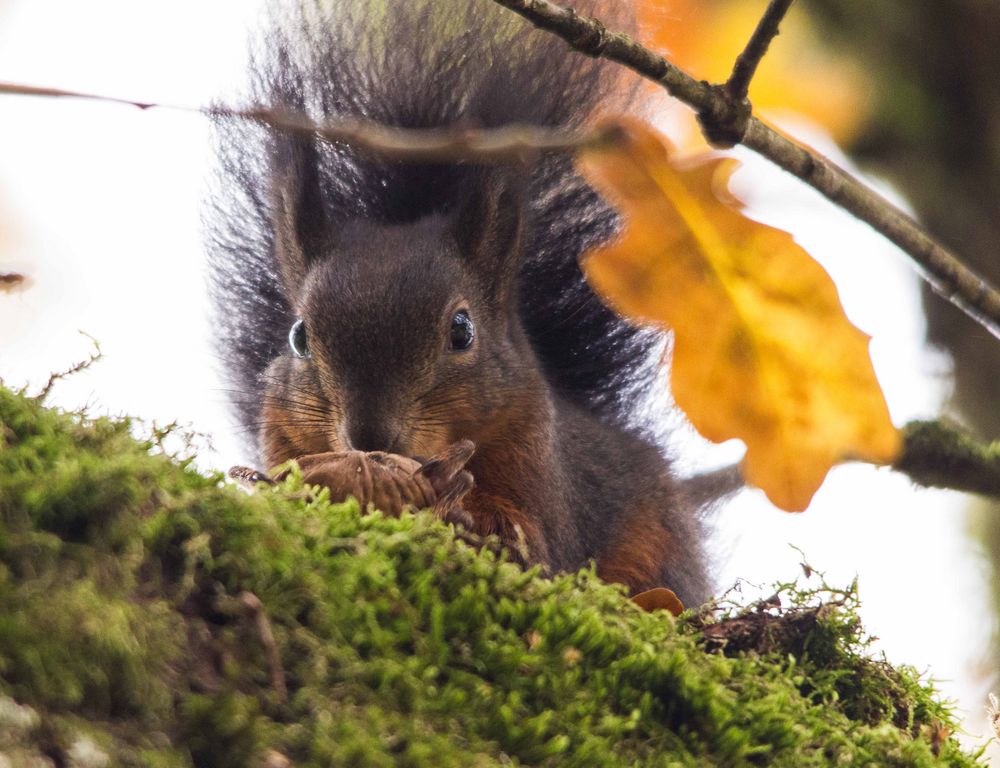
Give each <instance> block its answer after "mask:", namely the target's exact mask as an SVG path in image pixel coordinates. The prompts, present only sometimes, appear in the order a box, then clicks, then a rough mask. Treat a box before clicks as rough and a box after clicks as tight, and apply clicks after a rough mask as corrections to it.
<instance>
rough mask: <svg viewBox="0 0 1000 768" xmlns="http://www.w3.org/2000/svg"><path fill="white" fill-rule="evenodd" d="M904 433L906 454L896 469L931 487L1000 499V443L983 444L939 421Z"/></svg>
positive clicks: (918, 424)
mask: <svg viewBox="0 0 1000 768" xmlns="http://www.w3.org/2000/svg"><path fill="white" fill-rule="evenodd" d="M903 434H904V442H903V454H902V456H900V457H899V459H897V460H896V463H895V464H893V469H896V470H898V471H900V472H904V473H905V474H907V475H909V477H910V479H912V480H913V481H914V482H915V483H917V484H918V485H922V486H925V487H927V488H950V489H952V490H955V491H966V492H968V493H978V494H981V495H983V496H992V497H994V498H1000V441H997V442H995V443H993V444H991V445H983V444H981V443H978V442H976V441H975V440H974V439H973V438H971V437H970V436H968V435H966V434H964V433H962V432H960V431H959V430H957V429H955V428H953V427H950V426H947V425H945V424H942V423H941V422H937V421H915V422H912V423H910V424H908V425H907V426H906V428H905V429H904V430H903Z"/></svg>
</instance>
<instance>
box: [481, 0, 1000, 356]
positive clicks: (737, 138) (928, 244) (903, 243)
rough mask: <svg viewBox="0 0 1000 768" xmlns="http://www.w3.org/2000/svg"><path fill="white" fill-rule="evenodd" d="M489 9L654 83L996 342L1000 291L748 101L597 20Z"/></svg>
mask: <svg viewBox="0 0 1000 768" xmlns="http://www.w3.org/2000/svg"><path fill="white" fill-rule="evenodd" d="M494 2H496V3H498V4H500V5H502V6H504V7H505V8H508V9H510V10H512V11H514V12H515V13H517V14H519V15H520V16H522V17H524V18H525V19H527V20H528V21H530V22H531V23H532V24H534V25H535V26H536V27H538V28H539V29H543V30H547V31H549V32H552V33H553V34H556V35H559V36H560V37H561V38H563V39H564V40H565V41H566V42H567V43H569V45H570V46H571V47H572V48H574V49H575V50H577V51H580V52H581V53H584V54H586V55H588V56H595V57H602V58H605V59H607V60H609V61H613V62H616V63H618V64H621V65H623V66H626V67H628V68H629V69H631V70H633V71H634V72H636V73H637V74H639V75H641V76H642V77H644V78H646V79H648V80H652V81H653V82H655V83H657V84H659V85H660V86H661V87H663V88H664V89H666V91H667V92H668V93H670V95H672V96H674V97H675V98H677V99H679V100H680V101H682V102H684V103H685V104H687V105H688V106H690V107H692V108H693V109H694V110H695V111H696V112H697V113H698V118H699V120H700V121H701V124H702V129H703V131H704V133H705V136H706V138H707V139H708V140H709V141H710V142H711V143H712V144H713V145H714V146H717V147H722V148H728V147H732V146H734V145H736V144H743V145H744V146H746V147H748V148H749V149H752V150H754V151H755V152H757V153H758V154H760V155H762V156H764V157H766V158H767V159H768V160H770V161H771V162H773V163H774V164H775V165H777V166H779V167H780V168H783V169H784V170H786V171H788V172H789V173H792V174H794V175H795V176H797V177H798V178H800V179H801V180H802V181H804V182H806V183H807V184H808V185H809V186H811V187H813V188H814V189H815V190H817V191H818V192H819V193H820V194H822V195H824V196H825V197H826V198H828V199H829V200H831V201H832V202H834V203H836V204H837V205H838V206H840V207H841V208H843V209H845V210H847V211H849V212H850V213H852V214H853V215H854V216H856V217H857V218H858V219H860V220H861V221H864V222H866V223H867V224H869V225H870V226H872V227H873V228H874V229H875V230H876V231H878V232H880V233H881V234H882V235H884V236H885V237H886V238H888V239H889V240H890V241H892V242H893V243H895V244H896V245H897V246H899V248H901V249H902V250H903V251H904V252H906V253H907V254H908V255H909V256H910V258H911V259H912V260H913V261H914V262H915V263H916V265H917V268H918V270H919V271H920V272H921V274H922V275H923V277H924V279H926V280H927V281H928V283H929V284H930V285H931V286H932V287H933V288H934V290H935V291H936V292H937V293H939V294H940V295H941V296H943V297H944V298H946V299H948V300H949V301H950V302H952V303H953V304H955V305H956V306H957V307H959V308H960V309H961V310H962V311H963V312H965V313H966V314H967V315H969V316H970V317H972V318H973V319H974V320H975V321H976V322H978V323H979V324H980V325H982V326H983V327H984V328H986V329H987V330H988V331H989V332H990V333H991V334H993V335H994V336H995V337H997V338H1000V292H998V291H997V290H996V289H995V288H993V287H992V286H990V285H989V284H988V283H987V282H986V281H985V280H984V279H983V278H981V277H979V276H978V275H977V274H976V273H974V272H973V271H972V270H971V269H969V268H968V267H967V266H965V264H963V263H962V262H961V261H960V260H959V259H958V258H956V257H955V256H954V255H952V254H951V253H950V252H949V251H948V250H947V249H945V248H944V247H943V246H941V245H940V244H939V243H937V242H936V241H935V240H934V239H933V238H932V237H931V236H930V235H929V234H928V233H927V232H925V231H924V229H923V228H922V227H921V226H920V225H919V224H918V223H917V222H915V221H914V220H913V219H912V218H910V217H909V216H907V215H906V214H905V213H903V212H902V211H901V210H899V209H898V208H896V207H895V206H894V205H893V204H892V203H890V202H889V201H888V200H886V199H885V198H884V197H882V196H881V195H879V194H878V193H877V192H875V191H874V190H872V189H871V188H870V187H868V186H866V185H865V184H864V183H862V182H861V181H859V180H858V179H856V178H854V177H853V176H852V175H851V174H849V173H848V172H847V171H845V170H844V169H843V168H840V167H839V166H838V165H837V164H836V163H834V162H833V161H832V160H830V159H829V158H826V157H824V156H823V155H821V154H819V153H818V152H815V151H813V150H810V149H807V148H805V147H802V146H800V145H798V144H795V143H794V142H792V141H790V140H789V139H787V138H785V137H784V136H782V135H781V134H779V133H778V132H777V131H775V130H774V129H773V128H771V127H770V126H768V125H766V124H765V123H763V122H762V121H761V120H760V119H759V118H757V117H754V116H753V114H752V112H751V109H750V104H749V102H748V101H746V100H736V99H734V98H732V97H731V95H730V94H729V92H728V90H727V88H726V86H725V85H712V84H710V83H707V82H705V81H703V80H696V79H695V78H694V77H692V76H691V75H689V74H687V73H686V72H684V71H683V70H682V69H680V68H679V67H677V66H675V65H674V64H672V63H671V62H669V61H667V60H666V59H665V58H664V57H663V56H661V55H659V54H657V53H655V52H653V51H651V50H649V49H648V48H646V47H644V46H642V45H641V44H640V43H638V42H637V41H635V40H633V39H632V38H630V37H629V36H628V35H625V34H623V33H620V32H611V31H609V30H608V29H607V28H606V27H605V26H604V25H603V24H602V23H601V22H600V21H599V20H598V19H594V18H590V17H586V16H581V15H579V14H577V13H576V12H575V11H573V10H571V9H567V8H563V7H562V6H560V5H556V4H555V3H552V2H549V0H494Z"/></svg>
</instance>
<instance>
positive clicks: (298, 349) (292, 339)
mask: <svg viewBox="0 0 1000 768" xmlns="http://www.w3.org/2000/svg"><path fill="white" fill-rule="evenodd" d="M288 346H290V347H291V348H292V352H293V353H294V354H295V356H296V357H309V343H308V339H307V337H306V321H305V320H296V321H295V323H294V324H293V325H292V330H290V331H289V332H288Z"/></svg>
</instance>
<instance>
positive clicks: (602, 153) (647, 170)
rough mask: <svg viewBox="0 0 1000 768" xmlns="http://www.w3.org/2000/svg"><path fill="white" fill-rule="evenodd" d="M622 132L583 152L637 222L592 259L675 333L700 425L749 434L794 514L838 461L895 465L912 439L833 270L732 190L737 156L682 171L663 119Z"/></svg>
mask: <svg viewBox="0 0 1000 768" xmlns="http://www.w3.org/2000/svg"><path fill="white" fill-rule="evenodd" d="M621 130H622V134H623V138H622V142H621V143H620V144H618V145H616V146H615V147H612V148H602V149H594V150H588V151H587V152H585V153H583V154H582V155H581V157H580V159H579V165H580V168H581V170H582V171H583V172H584V174H585V175H586V176H587V178H589V179H590V181H591V182H592V183H593V184H594V185H595V186H596V187H597V188H598V190H600V191H601V192H602V193H603V194H604V195H605V196H607V198H608V199H609V200H611V202H612V203H613V204H615V205H616V206H617V208H618V210H619V211H620V212H621V213H622V215H623V218H624V228H623V231H622V233H621V235H620V237H619V238H618V239H617V240H616V241H615V242H613V243H611V244H608V245H605V246H601V247H598V248H596V249H594V250H592V251H590V252H589V253H587V254H585V255H584V257H583V268H584V272H585V274H586V276H587V279H588V280H589V281H590V284H591V285H592V286H593V287H594V289H595V290H596V291H597V292H598V293H599V294H600V295H601V296H603V297H604V299H605V300H606V301H607V302H608V303H609V304H610V305H611V306H613V307H614V308H616V309H617V310H618V311H619V312H621V313H622V314H624V315H626V316H628V317H630V318H633V319H635V320H638V321H642V322H648V323H655V324H659V325H665V326H667V327H669V328H671V329H673V332H674V348H673V367H672V370H671V386H672V390H673V395H674V399H675V401H676V402H677V404H678V405H679V406H680V408H681V409H682V410H683V411H684V412H685V413H686V414H687V416H688V418H689V419H690V420H691V423H692V424H693V425H694V426H695V428H696V429H697V430H698V431H699V432H700V433H701V434H702V435H704V436H705V437H706V438H708V439H709V440H713V441H716V442H721V441H724V440H728V439H730V438H739V439H741V440H743V441H744V442H745V443H746V446H747V453H746V457H745V459H744V476H745V477H746V479H747V482H749V483H751V484H752V485H755V486H757V487H759V488H762V489H763V490H764V492H765V493H766V494H767V496H768V498H769V499H771V501H772V502H773V503H774V504H775V505H777V506H778V507H781V508H782V509H785V510H788V511H799V510H803V509H805V508H806V506H808V504H809V501H810V499H811V498H812V496H813V494H814V493H815V492H816V490H817V489H818V488H819V486H820V485H821V484H822V482H823V479H824V478H825V477H826V474H827V472H828V471H829V470H830V468H831V467H832V466H833V465H834V464H835V463H837V462H838V461H842V460H845V459H848V458H853V459H862V460H866V461H870V462H873V463H888V462H890V461H892V460H893V458H894V457H895V456H896V455H897V453H898V451H899V449H900V437H899V433H898V431H897V430H896V429H895V427H893V425H892V422H891V420H890V419H889V411H888V408H887V406H886V403H885V398H884V396H883V395H882V391H881V389H880V388H879V385H878V382H877V381H876V379H875V372H874V370H873V368H872V363H871V358H870V357H869V354H868V342H869V338H868V336H866V335H865V334H863V333H862V332H861V331H859V330H858V329H857V328H855V327H854V326H853V325H851V324H850V322H849V321H848V320H847V317H846V316H845V315H844V311H843V309H842V308H841V305H840V300H839V297H838V295H837V289H836V287H835V286H834V284H833V281H832V280H831V279H830V277H829V275H827V273H826V272H825V271H824V270H823V268H822V267H820V265H819V264H817V263H816V262H815V261H814V260H813V259H812V258H811V257H810V256H809V255H808V254H807V253H806V252H805V251H804V250H802V248H800V247H799V246H798V245H796V244H795V242H794V241H793V239H792V236H791V235H789V234H788V233H787V232H782V231H780V230H778V229H774V228H773V227H769V226H766V225H764V224H760V223H758V222H755V221H753V220H751V219H749V218H747V217H746V216H744V215H743V213H742V212H741V211H740V209H739V203H738V202H737V201H736V200H735V199H734V198H733V197H732V196H731V195H730V194H729V193H728V191H727V190H726V183H727V181H728V179H729V176H730V174H731V173H732V171H733V170H734V169H735V167H736V165H737V163H736V162H735V161H733V160H719V159H711V160H700V161H698V162H695V163H690V162H689V163H687V164H685V165H683V166H680V167H674V166H673V165H672V164H671V162H670V159H669V157H668V148H667V146H666V144H665V139H663V137H662V136H660V135H659V134H658V133H656V132H655V131H654V130H653V129H652V128H649V127H648V126H645V125H643V124H641V123H638V122H623V123H622V124H621Z"/></svg>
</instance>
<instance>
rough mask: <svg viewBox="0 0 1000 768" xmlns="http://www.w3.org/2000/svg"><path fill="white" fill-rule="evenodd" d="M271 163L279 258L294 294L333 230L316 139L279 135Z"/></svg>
mask: <svg viewBox="0 0 1000 768" xmlns="http://www.w3.org/2000/svg"><path fill="white" fill-rule="evenodd" d="M271 163H272V167H271V179H272V187H271V211H272V213H271V218H272V221H271V226H272V227H273V229H274V248H275V258H276V261H277V262H278V266H279V268H280V270H281V278H282V281H283V283H284V287H285V291H286V295H288V296H294V295H295V293H296V292H297V291H298V290H299V287H300V286H301V285H302V280H303V279H304V278H305V276H306V273H307V272H308V271H309V267H310V265H311V264H312V263H313V261H314V260H315V259H316V258H318V257H319V255H320V254H321V251H322V249H323V247H324V244H325V243H327V241H328V239H329V237H330V232H331V228H330V226H329V222H328V220H327V215H326V207H325V206H324V204H323V194H322V190H321V189H320V175H319V155H318V153H317V151H316V145H315V143H314V142H312V141H308V140H302V139H292V140H289V139H279V140H278V148H277V149H276V151H275V152H274V154H273V155H272V157H271Z"/></svg>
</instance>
